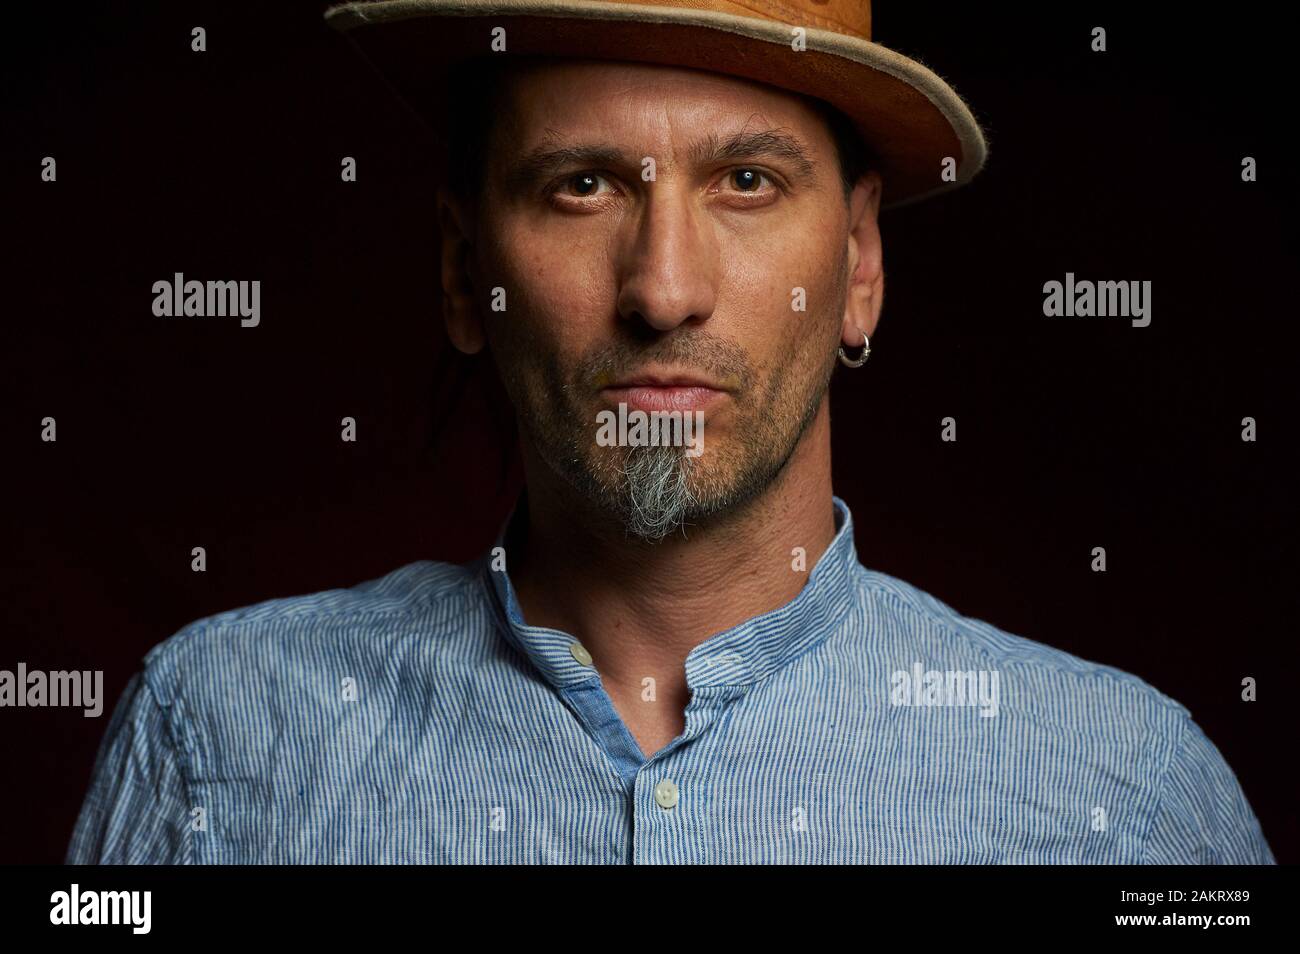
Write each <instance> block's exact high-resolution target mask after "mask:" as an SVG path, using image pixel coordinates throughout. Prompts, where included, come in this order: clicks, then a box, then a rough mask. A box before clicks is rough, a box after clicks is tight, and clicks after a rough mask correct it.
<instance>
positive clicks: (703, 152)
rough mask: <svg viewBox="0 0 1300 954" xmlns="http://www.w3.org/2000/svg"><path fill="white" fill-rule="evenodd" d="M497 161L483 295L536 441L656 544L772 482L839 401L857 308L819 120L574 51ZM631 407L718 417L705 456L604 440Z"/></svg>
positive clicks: (513, 93)
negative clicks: (829, 402) (842, 351)
mask: <svg viewBox="0 0 1300 954" xmlns="http://www.w3.org/2000/svg"><path fill="white" fill-rule="evenodd" d="M486 158H487V162H488V165H487V169H486V175H485V179H484V182H485V184H484V190H483V192H482V195H481V201H480V204H479V206H478V210H477V211H478V215H477V219H476V222H475V226H474V234H475V246H476V255H475V258H476V261H475V262H474V263H473V266H472V267H473V270H474V281H475V299H476V301H477V303H478V308H477V311H478V313H479V315H480V316H481V320H482V321H483V323H484V327H483V333H484V335H485V336H486V339H487V343H488V345H489V346H490V348H491V350H492V352H493V355H494V357H495V360H496V362H497V366H498V369H499V371H500V373H501V377H502V381H503V383H504V385H505V387H506V390H507V392H508V393H509V395H510V397H511V400H512V402H513V404H514V406H515V409H516V412H517V414H518V417H519V421H520V430H521V434H522V436H523V439H524V440H525V441H526V442H528V443H530V444H531V448H532V450H533V451H535V456H536V457H537V458H538V459H540V460H541V461H542V462H544V463H545V464H546V465H547V466H548V467H549V468H550V469H551V470H552V471H554V473H555V474H556V475H558V476H559V477H561V478H562V479H564V480H566V481H567V482H568V483H569V484H570V485H571V486H572V487H574V488H575V489H576V490H578V491H579V492H580V493H581V494H582V495H583V497H584V498H585V499H587V500H589V501H590V504H591V505H592V506H595V507H597V508H600V509H601V510H603V511H605V512H606V513H608V514H611V515H614V516H616V517H617V518H618V519H619V521H620V522H621V523H622V524H623V525H624V527H625V528H626V529H627V531H628V532H629V533H631V534H632V535H634V536H636V537H638V538H640V539H643V540H647V541H655V540H658V539H662V538H663V537H664V536H666V535H667V534H669V533H671V532H673V531H674V530H677V529H679V528H681V527H683V526H684V525H685V524H687V523H690V522H694V521H698V520H699V519H701V518H704V517H707V516H709V515H711V514H716V513H720V512H725V511H727V510H729V509H731V508H734V507H736V506H738V505H740V504H742V503H744V502H746V501H749V500H751V499H753V498H754V497H756V496H757V495H759V494H760V493H761V492H762V491H763V490H764V488H766V487H767V486H768V485H769V484H770V483H771V482H772V481H773V479H774V478H775V477H776V476H777V475H778V473H779V472H780V470H781V468H782V466H783V465H784V464H785V462H786V460H787V459H788V458H789V457H790V455H791V454H792V452H793V451H794V449H795V447H796V445H797V444H798V442H799V440H800V438H801V436H802V435H803V434H804V432H805V430H806V429H807V428H808V426H809V424H810V423H811V422H812V421H813V419H814V417H815V415H816V412H817V410H818V408H819V406H820V405H821V402H822V401H823V399H824V396H825V392H826V388H827V385H828V382H829V379H830V375H831V372H832V370H833V369H834V366H835V361H836V348H837V346H838V345H839V344H840V336H841V327H842V322H843V320H844V317H845V292H846V287H847V286H846V283H847V278H848V262H847V261H846V258H847V256H846V241H845V236H846V233H847V216H848V215H849V210H848V209H847V208H846V205H845V201H844V194H843V187H842V184H841V179H840V171H839V166H838V162H837V158H836V154H835V146H834V142H833V140H832V138H831V135H830V133H829V131H828V129H827V128H826V126H825V124H824V122H823V121H822V119H821V117H820V116H819V115H818V114H817V113H816V112H814V111H813V110H812V109H811V108H810V107H809V106H808V105H807V104H806V103H805V102H804V101H802V100H801V99H799V98H798V97H796V96H792V95H787V94H785V93H783V92H781V91H779V90H776V89H774V88H771V87H767V86H764V85H760V84H755V83H749V82H746V81H743V80H737V79H731V78H728V77H724V76H720V75H715V74H710V73H703V72H697V71H691V70H679V69H673V68H667V67H658V66H642V65H636V64H624V63H600V62H585V61H584V62H575V61H564V62H555V63H551V64H546V65H542V66H538V67H534V68H530V69H528V70H527V71H525V72H523V73H520V74H516V75H515V76H514V77H512V79H511V81H510V82H509V86H508V92H507V95H506V96H505V97H504V100H503V108H502V109H501V111H500V112H499V113H498V116H497V122H496V125H495V128H494V135H493V137H492V141H491V143H490V147H489V149H488V155H487V157H486ZM651 175H652V176H653V178H649V177H650V176H651ZM648 179H649V181H647V180H648ZM498 286H499V287H501V288H503V289H504V290H505V301H504V310H500V304H499V303H498V305H497V308H496V309H494V307H493V289H494V288H496V287H498ZM498 302H499V299H498ZM620 402H622V403H624V404H626V405H627V406H628V410H629V411H635V410H643V411H646V412H649V411H652V410H656V409H659V410H679V411H683V412H687V413H691V414H692V417H694V414H693V412H695V411H699V412H701V413H702V415H703V421H704V428H703V448H704V451H703V454H702V455H701V456H698V457H695V456H691V455H688V453H687V451H688V450H689V448H687V447H683V446H675V447H674V446H669V447H655V446H639V447H628V446H602V443H601V442H598V440H597V433H598V429H599V423H598V414H599V412H601V411H604V410H612V411H615V412H617V409H618V405H619V403H620Z"/></svg>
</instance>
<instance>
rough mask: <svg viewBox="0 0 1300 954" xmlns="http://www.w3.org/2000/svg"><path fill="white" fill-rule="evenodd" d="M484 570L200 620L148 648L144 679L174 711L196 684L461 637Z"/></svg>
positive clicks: (426, 574)
mask: <svg viewBox="0 0 1300 954" xmlns="http://www.w3.org/2000/svg"><path fill="white" fill-rule="evenodd" d="M476 567H477V563H472V564H466V565H458V564H452V563H442V562H436V561H431V560H421V561H417V562H414V563H409V564H406V565H404V566H401V567H398V568H397V569H395V570H393V571H392V572H390V573H387V574H385V575H384V576H381V577H377V578H375V579H371V580H366V581H364V582H361V583H358V584H356V585H355V586H351V587H345V588H336V589H328V590H321V591H318V592H315V593H306V594H301V595H296V596H288V597H279V598H275V599H269V600H263V601H261V602H258V603H253V604H250V605H247V606H242V607H238V608H236V609H232V610H227V611H225V612H221V613H215V614H213V615H211V616H206V617H203V618H200V619H197V620H194V621H193V622H191V623H189V624H187V625H185V626H183V627H181V629H179V630H178V631H177V632H176V633H174V634H173V635H171V636H170V637H168V638H167V639H164V640H163V641H161V642H160V643H158V644H157V645H155V646H154V647H153V648H152V649H150V650H149V652H148V653H147V654H146V655H145V657H144V681H145V683H146V684H147V686H148V688H149V689H150V691H151V692H152V693H153V695H154V696H155V698H156V699H157V701H158V702H159V704H161V705H163V706H164V707H166V706H168V705H169V704H170V703H171V702H172V701H173V700H174V699H175V698H176V696H177V694H178V693H180V692H182V690H183V689H184V688H185V687H187V686H188V687H195V686H199V685H203V684H205V683H212V682H214V681H222V680H226V681H229V680H230V679H237V678H247V677H249V676H250V674H251V675H254V676H262V677H267V678H270V677H272V676H273V675H274V674H275V673H276V672H277V671H284V672H289V671H293V670H298V671H301V670H302V669H303V668H304V667H308V666H311V665H312V664H313V663H318V664H326V665H329V664H331V663H338V662H343V661H345V660H348V659H350V658H355V657H356V656H357V655H358V654H362V655H364V654H365V653H366V652H367V650H368V649H369V650H370V651H375V650H379V649H380V647H381V646H383V645H385V644H386V643H385V641H386V640H391V639H392V638H393V637H394V636H400V635H401V634H404V633H407V632H415V631H416V630H418V632H419V634H420V635H421V637H433V638H439V637H447V638H450V637H453V636H455V635H456V634H458V633H460V632H462V631H463V625H461V624H462V622H463V616H464V614H465V613H468V612H472V611H473V609H474V606H475V601H476V600H480V599H481V597H480V595H479V593H478V578H477V575H476ZM387 645H388V646H389V648H390V649H391V643H388V644H387Z"/></svg>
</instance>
